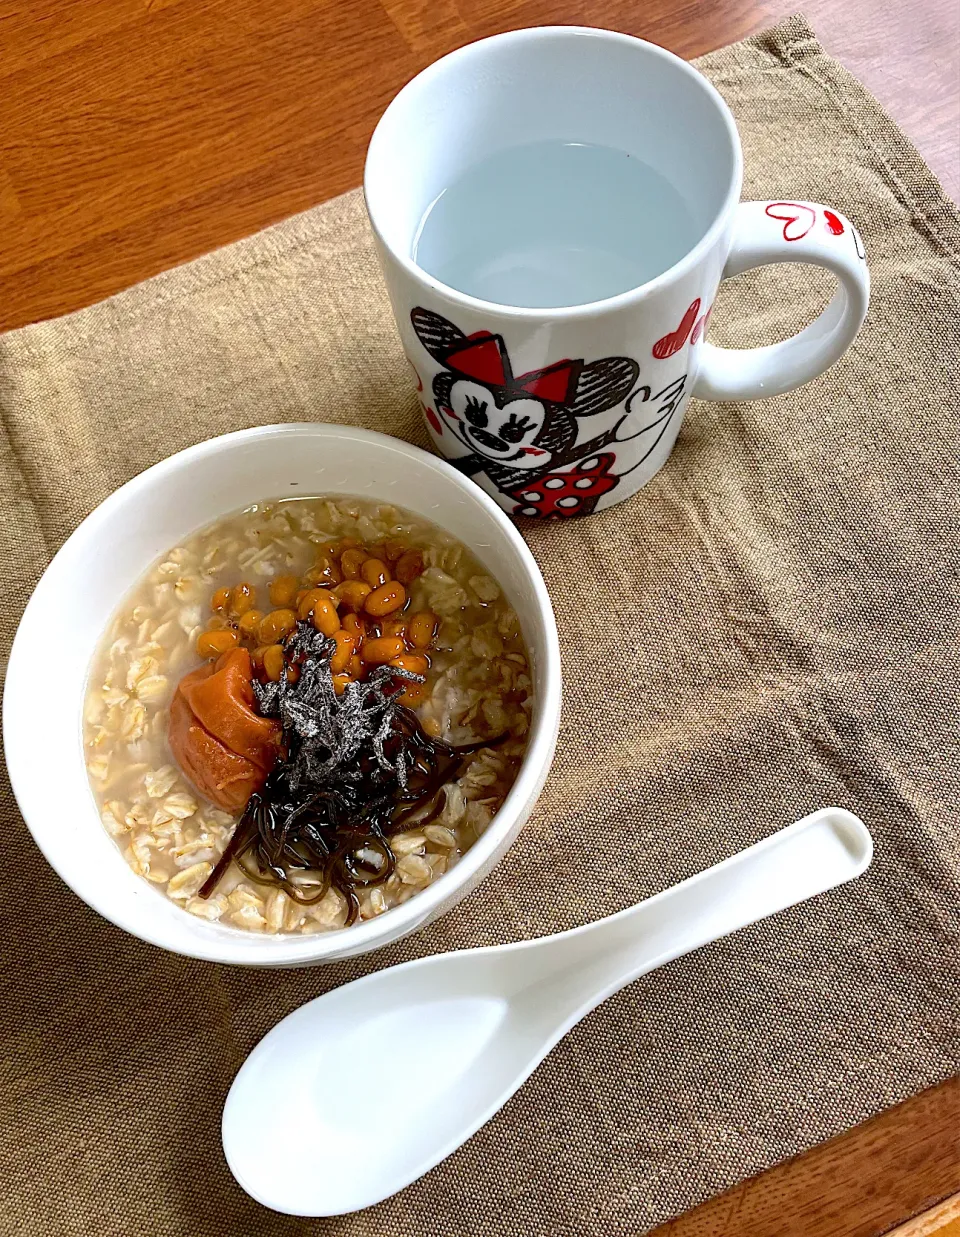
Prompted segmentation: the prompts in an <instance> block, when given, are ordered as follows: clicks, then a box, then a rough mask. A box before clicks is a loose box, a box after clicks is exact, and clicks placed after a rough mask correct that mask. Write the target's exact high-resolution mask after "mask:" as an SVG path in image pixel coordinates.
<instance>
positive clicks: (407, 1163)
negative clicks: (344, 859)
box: [222, 808, 872, 1216]
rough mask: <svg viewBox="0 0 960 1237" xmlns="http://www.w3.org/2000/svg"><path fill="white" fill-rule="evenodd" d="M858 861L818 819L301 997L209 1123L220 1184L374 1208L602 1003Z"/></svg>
mask: <svg viewBox="0 0 960 1237" xmlns="http://www.w3.org/2000/svg"><path fill="white" fill-rule="evenodd" d="M871 857H872V842H871V839H870V835H869V833H868V832H867V830H866V828H865V827H864V825H863V824H862V823H861V821H859V820H858V819H857V817H855V816H853V815H851V814H850V813H849V812H846V811H843V810H842V809H840V808H827V809H824V810H823V811H820V812H816V813H814V814H813V815H812V816H807V817H805V818H804V819H803V820H800V821H797V822H796V823H795V824H793V825H790V826H788V827H787V828H786V829H782V830H780V831H779V832H778V833H775V834H773V835H772V836H771V837H768V838H766V839H764V841H762V842H759V843H757V844H756V845H755V846H751V847H750V848H749V849H747V850H745V851H742V852H741V853H740V854H738V855H734V856H732V857H731V858H730V859H726V860H724V862H723V863H720V864H717V865H716V867H713V868H709V869H708V870H707V871H706V872H701V873H700V874H699V875H697V876H693V877H691V878H690V879H689V880H686V881H683V882H682V883H681V884H679V885H676V886H674V887H673V888H672V889H667V890H664V892H662V893H659V894H656V895H655V896H654V897H652V898H648V899H647V900H646V901H644V902H640V903H638V904H637V905H636V906H633V907H630V908H629V909H627V910H624V911H620V912H619V913H618V914H616V915H611V916H609V917H608V918H606V919H601V920H599V921H598V922H596V923H592V924H585V925H584V926H583V927H580V928H573V929H571V930H570V931H569V932H562V933H559V934H557V935H555V936H546V937H540V938H538V939H535V940H530V941H518V942H516V943H514V944H511V945H498V946H492V947H488V948H484V949H470V950H462V951H455V952H452V953H446V954H439V955H435V956H432V957H428V958H420V959H418V960H416V961H414V962H407V963H404V964H403V965H401V966H395V967H390V968H388V969H387V970H384V971H378V972H375V973H374V974H372V975H367V976H365V977H364V978H363V979H359V980H355V981H354V982H353V983H349V984H345V985H343V986H342V987H340V988H337V989H335V990H334V991H333V992H329V993H327V994H325V995H324V996H321V997H318V998H317V999H316V1000H313V1001H310V1002H308V1003H307V1004H306V1005H304V1006H302V1007H301V1008H300V1009H298V1010H297V1011H295V1012H294V1013H293V1014H290V1015H289V1017H287V1018H284V1019H283V1021H282V1022H280V1023H278V1024H277V1026H275V1027H274V1028H273V1030H272V1031H270V1032H269V1033H268V1034H267V1035H266V1036H265V1037H264V1039H263V1040H261V1042H260V1043H259V1044H258V1045H257V1047H256V1048H255V1049H254V1050H253V1052H252V1053H251V1054H250V1056H249V1058H248V1059H247V1061H246V1062H245V1063H244V1065H243V1066H242V1068H241V1069H240V1071H239V1073H238V1074H237V1077H236V1078H235V1079H234V1082H233V1085H232V1087H231V1088H230V1093H229V1095H228V1096H227V1101H226V1104H225V1106H224V1111H223V1127H222V1133H223V1148H224V1153H225V1155H226V1159H227V1163H228V1164H229V1166H230V1170H231V1172H232V1173H233V1175H234V1176H235V1177H236V1179H237V1181H238V1182H239V1183H240V1185H241V1186H242V1187H243V1188H244V1189H245V1190H246V1191H247V1193H248V1194H250V1195H252V1197H254V1198H255V1199H257V1200H258V1201H259V1202H261V1203H263V1204H264V1205H265V1206H267V1207H271V1208H273V1210H275V1211H282V1212H286V1213H287V1214H290V1215H300V1216H328V1215H341V1214H343V1213H345V1212H349V1211H357V1210H359V1209H361V1208H363V1207H368V1206H370V1205H372V1204H373V1203H377V1202H380V1201H381V1200H382V1199H384V1198H388V1197H389V1196H390V1195H391V1194H395V1193H396V1192H397V1191H398V1190H401V1189H403V1187H404V1186H407V1185H409V1184H410V1183H411V1182H412V1181H415V1180H416V1179H417V1178H418V1177H421V1176H422V1175H423V1174H424V1173H425V1172H427V1171H428V1170H429V1169H431V1168H433V1167H434V1165H436V1164H438V1163H439V1162H440V1161H441V1160H443V1159H445V1158H446V1157H447V1156H448V1155H450V1154H451V1152H453V1151H455V1150H456V1148H457V1147H459V1146H460V1145H461V1144H462V1143H464V1142H465V1141H466V1140H467V1139H468V1138H469V1137H470V1136H471V1135H472V1134H474V1133H475V1132H476V1131H477V1130H478V1129H479V1128H480V1127H481V1126H482V1125H483V1124H485V1122H487V1121H489V1120H490V1118H491V1117H492V1116H493V1115H494V1113H496V1112H497V1111H498V1109H500V1108H501V1107H502V1106H503V1104H505V1103H506V1101H507V1100H508V1099H509V1098H510V1096H511V1095H513V1093H514V1092H515V1091H516V1090H517V1089H518V1088H519V1087H520V1086H522V1084H523V1083H524V1082H525V1081H526V1079H527V1078H528V1077H529V1076H530V1074H531V1073H532V1072H533V1071H534V1069H536V1067H537V1066H538V1065H539V1064H540V1062H541V1061H542V1060H543V1058H544V1057H545V1056H546V1055H547V1053H548V1052H550V1050H551V1049H552V1048H553V1047H554V1046H555V1045H556V1043H557V1042H558V1040H560V1039H561V1038H562V1037H563V1036H564V1035H565V1034H566V1033H567V1032H568V1031H569V1030H570V1028H571V1027H573V1026H574V1025H575V1024H576V1023H577V1022H579V1021H580V1019H581V1018H583V1017H584V1016H585V1015H586V1014H587V1013H589V1011H590V1010H591V1009H594V1008H595V1007H596V1006H597V1005H599V1004H600V1003H601V1002H602V1001H604V1000H606V999H607V997H609V996H611V995H612V994H613V993H614V992H616V991H618V990H619V989H620V988H622V987H624V986H625V985H626V984H628V983H631V982H632V981H633V980H635V979H637V978H639V977H640V976H641V975H645V974H647V973H648V972H649V971H652V970H654V969H655V968H656V967H658V966H662V965H663V964H664V963H666V962H669V961H671V960H672V959H674V958H677V957H679V956H680V955H682V954H685V953H689V952H690V951H691V950H693V949H696V948H698V947H699V946H701V945H705V944H707V943H708V942H709V941H713V940H717V939H718V938H720V937H722V936H726V935H728V934H729V933H730V932H734V931H736V930H737V929H738V928H741V927H744V926H746V925H747V924H749V923H754V922H756V921H757V920H759V919H763V918H766V917H767V916H768V915H773V914H775V913H776V912H778V911H780V910H783V909H785V908H786V907H788V906H792V905H794V904H795V903H797V902H801V901H803V900H805V899H806V898H809V897H813V896H814V895H816V894H818V893H822V892H824V891H825V890H827V889H831V888H833V887H834V886H835V885H839V884H841V883H843V882H844V881H847V880H851V879H852V878H853V877H855V876H857V875H859V874H860V873H861V872H862V871H863V870H864V869H865V868H866V867H867V866H868V864H869V863H870V859H871ZM401 1057H402V1067H401V1065H400V1058H401ZM351 1062H358V1063H359V1064H358V1065H357V1066H356V1067H354V1068H350V1064H349V1063H351Z"/></svg>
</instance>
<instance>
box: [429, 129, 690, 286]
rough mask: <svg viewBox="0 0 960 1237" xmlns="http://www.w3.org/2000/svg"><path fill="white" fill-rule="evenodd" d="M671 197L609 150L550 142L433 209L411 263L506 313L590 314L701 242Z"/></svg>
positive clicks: (500, 164) (447, 192)
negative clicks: (514, 308)
mask: <svg viewBox="0 0 960 1237" xmlns="http://www.w3.org/2000/svg"><path fill="white" fill-rule="evenodd" d="M698 239H699V238H698V235H697V231H696V228H695V226H694V222H693V219H692V217H691V215H690V211H689V209H688V207H687V205H686V203H685V202H684V200H683V198H682V197H681V196H680V194H679V193H678V191H677V190H676V189H675V188H674V186H673V185H672V184H671V183H670V182H669V181H668V180H667V179H666V178H665V177H664V176H662V175H661V174H660V173H659V172H657V171H655V170H654V169H653V168H652V167H650V165H649V164H647V163H644V162H643V160H642V159H637V158H635V157H634V156H632V155H628V154H625V153H624V152H623V151H622V150H613V149H612V148H610V147H609V146H592V145H584V144H582V143H579V142H562V141H543V142H533V143H530V144H528V145H525V146H515V147H514V148H513V149H512V150H504V151H501V152H499V153H498V154H496V155H493V156H491V157H489V158H487V159H483V160H481V161H480V162H479V163H475V164H473V165H472V166H471V167H468V168H467V169H466V171H465V172H463V173H462V174H461V175H460V176H458V177H457V178H456V180H454V181H453V182H452V183H451V184H450V185H448V186H447V188H446V189H444V191H443V192H442V193H441V194H440V196H439V197H438V198H437V199H436V200H435V201H434V202H433V203H431V205H430V206H429V207H428V208H427V211H426V213H425V214H424V216H423V219H422V220H421V222H420V227H419V229H418V231H417V236H416V238H415V240H414V245H413V258H414V261H415V262H416V263H417V265H418V266H420V267H421V268H422V269H423V270H425V271H428V272H429V273H430V274H431V275H433V276H435V277H436V278H437V279H439V280H441V282H443V283H445V284H447V285H448V286H449V287H452V288H456V289H458V290H459V291H460V292H466V293H467V294H468V295H470V296H476V297H479V298H480V299H482V300H485V301H494V302H496V303H497V304H500V305H518V306H524V307H526V308H531V309H541V308H548V307H553V306H558V305H584V304H587V303H589V302H590V301H599V300H603V299H604V298H605V297H608V296H616V295H617V293H619V292H627V291H628V290H629V289H630V288H636V287H638V286H639V285H640V284H643V283H646V282H647V281H648V280H649V279H653V278H654V277H655V276H657V275H660V274H662V273H663V272H664V271H666V270H668V269H669V268H670V267H671V266H673V264H674V263H675V262H677V261H679V259H680V258H682V257H683V255H684V254H685V253H687V252H688V251H689V250H690V249H691V248H692V247H693V246H694V245H695V244H696V242H697V240H698Z"/></svg>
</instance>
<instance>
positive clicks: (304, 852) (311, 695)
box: [200, 622, 506, 924]
mask: <svg viewBox="0 0 960 1237" xmlns="http://www.w3.org/2000/svg"><path fill="white" fill-rule="evenodd" d="M335 649H336V644H335V642H334V641H333V640H330V639H328V638H327V637H325V636H323V635H322V634H321V633H320V632H317V631H315V630H314V628H313V625H312V624H311V623H309V622H301V623H298V624H297V628H296V631H294V632H292V633H291V635H290V636H289V637H288V638H287V641H286V643H285V645H284V659H285V662H286V664H287V666H289V667H295V668H296V670H297V671H298V672H299V673H298V675H297V677H296V681H295V682H289V681H288V680H287V679H286V677H284V678H282V679H281V680H280V681H279V682H277V683H266V684H261V683H254V692H255V693H256V697H257V704H258V706H259V709H260V712H261V713H262V714H263V716H264V717H275V718H278V719H279V721H280V723H281V726H282V728H283V743H282V751H283V753H284V755H283V756H282V757H281V759H280V760H278V761H277V763H276V765H274V767H273V769H272V770H271V772H270V774H269V776H268V777H267V780H266V783H265V784H264V786H263V789H262V790H260V791H256V792H255V793H254V794H252V795H251V796H250V799H249V801H248V803H247V806H246V808H245V809H244V812H243V815H242V816H241V818H240V821H239V823H238V824H237V827H236V829H235V830H234V832H233V836H232V837H231V838H230V841H229V842H228V843H227V846H226V848H225V849H224V852H223V854H222V855H221V856H220V859H219V860H218V862H217V865H216V867H215V868H214V869H213V871H212V872H211V874H210V876H209V877H208V878H207V880H206V881H205V883H204V885H203V887H202V888H201V889H200V897H201V898H208V897H209V896H210V895H211V894H212V893H213V891H214V890H215V889H216V887H217V884H218V883H219V881H220V879H221V877H222V876H223V874H224V873H225V872H226V870H227V868H228V867H229V866H230V864H231V863H232V862H234V861H236V863H237V865H238V866H239V868H240V870H241V871H242V872H243V874H244V876H246V877H247V878H248V879H249V880H251V881H253V882H255V883H256V884H259V885H274V886H275V885H279V886H280V887H281V888H282V889H283V891H284V892H285V893H286V894H287V895H288V897H290V898H292V899H293V900H294V901H295V902H300V903H301V904H303V905H306V906H308V905H310V904H312V903H315V902H319V901H320V900H321V899H322V898H323V897H325V896H326V894H327V892H328V890H329V889H331V888H334V889H337V890H339V892H340V893H341V894H343V896H344V898H345V899H346V902H347V919H346V922H347V923H348V924H351V923H353V922H354V920H355V919H356V918H357V915H358V913H359V909H360V903H359V899H358V897H357V891H358V890H360V891H362V890H364V889H369V888H371V887H372V886H374V885H380V884H383V882H384V881H386V880H387V879H388V878H389V877H390V876H391V874H392V873H393V870H394V868H395V867H396V858H395V856H394V853H393V850H392V849H391V847H390V837H391V835H392V834H394V833H397V832H398V831H399V830H401V829H402V828H403V827H404V824H405V823H406V822H407V821H408V820H409V819H410V817H411V816H413V815H414V814H415V813H416V812H417V811H419V810H420V809H421V808H423V807H425V806H427V805H429V803H430V801H431V800H434V799H436V798H437V797H438V795H439V792H440V791H441V789H442V788H443V786H444V785H445V784H446V783H447V782H448V781H450V780H451V778H453V777H455V776H456V775H457V773H458V771H459V769H460V766H461V764H462V762H463V760H464V758H465V757H466V756H469V755H472V754H473V753H474V752H476V751H479V750H480V748H483V747H493V746H495V745H496V744H498V743H500V742H502V741H503V739H504V738H506V735H501V736H500V737H499V738H497V739H492V740H484V741H482V742H480V743H471V744H468V745H466V746H464V747H451V746H450V744H448V743H443V742H441V741H440V740H439V739H434V738H431V737H430V735H428V734H426V732H425V731H424V730H423V728H422V727H421V725H420V722H419V720H418V718H417V715H416V714H415V713H414V712H413V711H412V710H411V709H408V708H406V707H405V706H404V705H402V704H400V702H399V700H398V699H397V696H398V694H399V693H400V692H402V691H403V684H404V682H409V683H422V682H423V681H424V679H423V676H422V675H417V674H413V673H411V672H410V671H409V670H401V669H398V668H396V667H392V666H378V667H377V668H376V669H375V670H373V671H372V672H371V673H370V675H369V677H368V678H367V680H366V681H365V682H355V683H349V684H348V685H347V687H346V688H345V690H344V692H343V694H342V695H340V696H338V695H337V694H336V692H335V691H334V687H333V679H332V676H331V673H330V658H331V656H332V655H333V653H334V651H335ZM298 878H299V879H298Z"/></svg>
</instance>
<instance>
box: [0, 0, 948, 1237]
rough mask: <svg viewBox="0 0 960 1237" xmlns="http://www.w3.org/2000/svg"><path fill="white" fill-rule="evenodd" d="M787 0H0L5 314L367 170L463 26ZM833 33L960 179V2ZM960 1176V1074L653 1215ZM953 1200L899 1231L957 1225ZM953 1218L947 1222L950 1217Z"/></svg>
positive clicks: (814, 1200)
mask: <svg viewBox="0 0 960 1237" xmlns="http://www.w3.org/2000/svg"><path fill="white" fill-rule="evenodd" d="M792 8H793V6H792V5H791V4H790V3H789V2H783V3H781V2H780V0H712V2H711V3H702V2H699V0H646V3H645V4H642V5H641V4H640V3H639V2H634V3H631V2H630V0H581V3H579V4H576V3H571V2H570V0H229V2H228V0H0V238H2V241H0V329H2V328H6V327H15V326H19V325H22V324H23V323H26V322H31V321H35V320H37V319H41V318H47V317H51V316H53V315H56V314H61V313H65V312H67V311H69V310H72V309H78V308H80V307H81V306H83V305H87V304H89V303H91V302H92V301H96V300H99V299H100V298H102V297H105V296H108V295H110V293H112V292H116V291H117V290H118V289H120V288H123V287H126V286H128V285H129V284H132V283H135V282H137V281H138V280H140V279H143V278H145V277H146V276H148V275H151V274H154V273H155V272H157V271H160V270H163V269H164V268H166V267H168V266H172V265H174V264H175V263H178V262H183V261H185V260H187V259H189V258H192V257H194V256H196V255H197V254H200V253H203V252H205V251H207V250H209V249H212V248H214V247H215V246H217V245H222V244H225V243H227V242H228V241H232V240H235V239H236V238H238V237H240V236H245V235H247V234H249V233H251V232H254V231H256V230H257V229H259V228H261V227H263V226H264V225H266V224H268V223H273V222H274V221H276V220H278V219H281V218H283V217H284V216H286V215H289V214H291V213H293V212H294V211H299V210H303V209H305V208H306V207H309V206H313V205H314V204H316V203H317V202H321V201H324V200H325V199H327V198H330V197H333V196H334V195H336V194H338V193H341V192H343V191H344V190H346V189H350V188H352V187H353V186H355V185H357V184H359V183H360V179H361V169H362V165H363V157H364V150H365V147H366V143H367V139H368V137H369V135H370V132H371V130H372V128H373V125H374V123H375V121H376V118H377V116H378V115H379V113H380V112H381V111H382V109H383V107H384V106H385V105H386V103H387V101H388V100H389V99H390V97H391V96H392V95H393V94H394V93H395V91H396V90H397V89H398V87H399V86H400V85H402V83H403V82H405V81H406V80H407V79H408V78H410V77H412V76H413V74H414V73H416V72H417V71H418V70H420V69H421V68H423V67H424V65H426V64H428V63H429V62H430V61H431V60H434V59H436V57H437V56H440V55H442V54H443V53H444V52H446V51H449V50H450V49H451V48H453V47H456V46H458V45H459V44H461V43H464V42H467V41H469V40H471V39H474V38H479V37H481V36H483V35H488V34H494V33H496V32H497V31H500V30H504V29H510V28H512V27H516V26H529V25H537V24H542V23H550V22H557V23H581V24H588V25H596V26H609V27H612V28H614V29H618V30H624V31H627V32H629V33H631V34H638V35H642V36H644V37H645V38H650V39H653V40H655V41H656V42H658V43H662V44H664V45H665V46H666V47H669V48H671V49H672V50H673V51H675V52H677V53H679V54H680V55H683V56H687V57H691V56H696V55H699V54H700V53H701V52H705V51H709V50H711V49H713V48H715V47H719V46H721V45H723V44H725V43H729V42H732V41H733V40H735V39H739V38H742V37H743V36H744V35H746V34H749V33H751V32H752V31H754V30H757V29H760V28H761V27H763V26H765V25H769V24H771V23H772V22H774V21H776V20H778V19H780V18H781V17H783V16H785V15H786V14H787V13H789V12H790V11H792ZM805 12H806V14H807V16H808V18H809V19H810V20H811V22H812V24H813V25H814V27H815V28H816V30H817V32H818V34H819V35H820V37H821V40H822V42H823V43H824V45H825V46H826V48H827V50H828V51H830V52H832V53H834V54H835V55H837V56H838V57H840V59H842V60H843V61H844V62H845V63H846V65H847V66H848V67H849V68H850V69H851V70H852V71H853V72H854V73H855V74H856V75H857V76H858V77H860V79H861V80H862V81H864V82H865V83H866V84H867V86H868V87H869V88H870V89H871V90H872V91H873V92H874V94H876V95H877V96H878V98H879V99H880V100H881V102H882V103H883V104H884V105H885V106H886V108H887V109H888V111H890V112H891V113H892V115H893V116H894V118H895V119H896V120H897V121H898V122H899V123H900V125H901V127H902V128H903V129H904V130H905V131H906V132H907V134H908V135H909V136H910V137H911V138H912V139H913V141H914V142H915V143H916V145H917V146H918V147H919V149H920V151H921V153H922V154H923V156H924V157H925V158H926V160H927V162H928V163H929V164H930V166H931V167H932V168H933V170H934V171H935V172H936V173H937V175H938V176H939V177H940V179H941V181H942V182H943V184H944V186H945V187H946V189H947V191H948V192H949V193H950V194H951V195H952V196H953V197H954V198H956V197H957V196H958V194H960V3H958V2H957V0H923V3H922V4H920V5H905V4H902V3H899V2H897V3H894V2H893V0H846V3H843V2H842V0H841V3H836V0H810V2H809V3H808V4H807V6H806V8H805ZM958 1191H960V1081H954V1082H950V1083H945V1084H944V1085H942V1086H940V1087H937V1088H934V1089H932V1090H931V1091H928V1092H926V1093H924V1094H923V1095H921V1096H918V1097H916V1098H915V1099H912V1100H909V1101H908V1102H907V1103H905V1104H902V1105H900V1106H899V1107H898V1108H895V1109H893V1110H891V1111H890V1112H887V1113H885V1114H883V1115H882V1116H880V1117H877V1118H875V1119H874V1120H872V1121H869V1122H867V1123H865V1124H864V1125H863V1126H860V1127H859V1128H857V1129H855V1130H852V1131H850V1132H849V1133H847V1134H845V1135H843V1136H842V1137H840V1138H838V1139H835V1140H834V1141H833V1142H830V1143H827V1144H825V1145H823V1146H821V1147H819V1148H817V1149H815V1150H813V1151H811V1152H808V1153H807V1154H806V1155H803V1156H800V1157H798V1158H797V1159H795V1160H792V1161H790V1162H788V1163H786V1164H783V1165H781V1166H779V1167H778V1168H775V1169H772V1170H771V1171H770V1172H767V1173H764V1174H763V1175H761V1176H759V1177H756V1178H754V1179H752V1180H751V1181H748V1182H745V1183H744V1184H743V1185H741V1186H738V1187H737V1188H736V1189H734V1190H732V1191H731V1192H730V1193H729V1194H726V1195H723V1196H722V1197H720V1198H718V1199H714V1200H713V1201H712V1202H709V1203H707V1204H705V1205H704V1206H702V1207H699V1208H697V1209H696V1210H695V1211H692V1212H689V1213H688V1214H687V1215H685V1216H682V1217H680V1218H679V1219H677V1220H675V1221H673V1222H671V1223H670V1224H668V1225H665V1226H664V1227H663V1228H662V1229H660V1230H658V1237H667V1235H668V1234H669V1237H874V1235H875V1234H880V1233H885V1232H888V1231H889V1230H890V1229H891V1228H893V1227H894V1226H895V1225H899V1224H902V1223H904V1222H905V1221H908V1220H909V1218H910V1217H913V1216H916V1215H917V1214H918V1213H920V1212H922V1211H924V1210H925V1209H928V1208H930V1207H931V1206H932V1205H933V1204H934V1203H936V1202H937V1201H938V1200H942V1199H944V1198H945V1197H946V1196H948V1195H951V1194H955V1193H957V1192H958ZM958 1215H960V1202H958V1201H957V1200H954V1201H953V1202H950V1203H947V1204H945V1205H944V1206H943V1207H941V1208H939V1209H938V1210H937V1211H936V1212H931V1213H928V1215H927V1217H926V1218H925V1219H922V1220H918V1221H916V1222H914V1223H913V1224H908V1225H907V1227H906V1228H905V1229H904V1230H902V1233H901V1234H900V1237H908V1234H909V1235H910V1237H920V1235H921V1234H923V1235H924V1237H926V1235H928V1234H931V1233H934V1232H937V1233H938V1237H947V1234H948V1233H950V1234H951V1237H960V1231H958V1230H960V1221H958V1219H957V1217H958ZM955 1226H956V1227H955Z"/></svg>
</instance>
